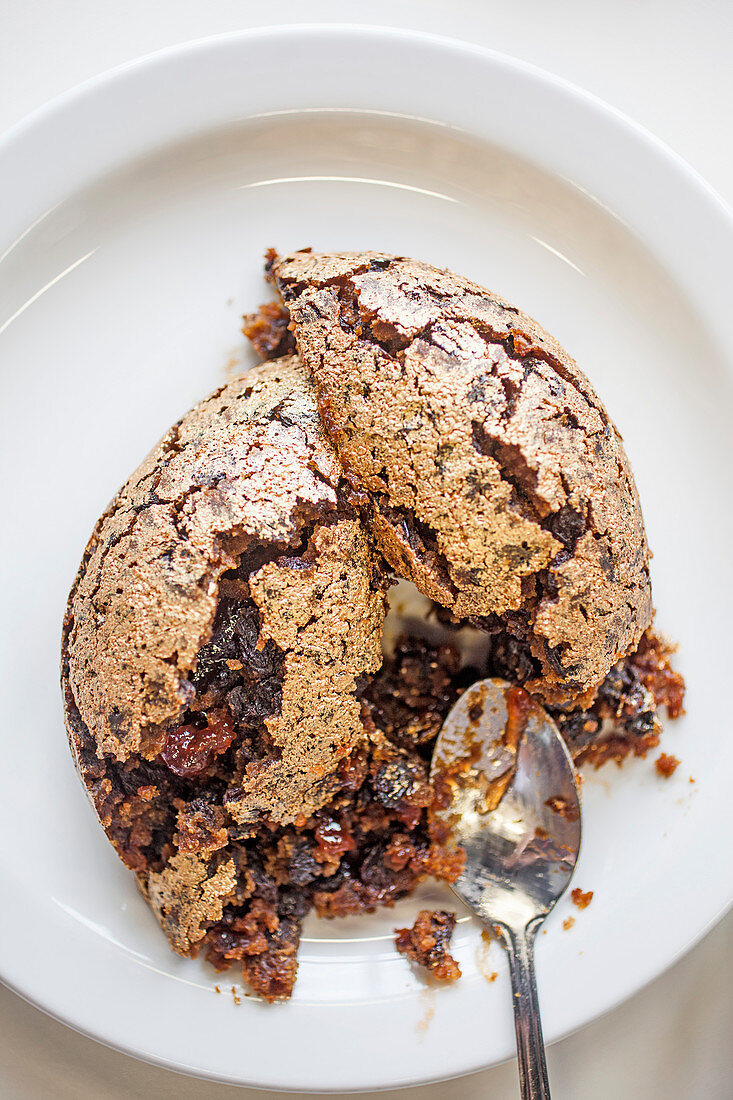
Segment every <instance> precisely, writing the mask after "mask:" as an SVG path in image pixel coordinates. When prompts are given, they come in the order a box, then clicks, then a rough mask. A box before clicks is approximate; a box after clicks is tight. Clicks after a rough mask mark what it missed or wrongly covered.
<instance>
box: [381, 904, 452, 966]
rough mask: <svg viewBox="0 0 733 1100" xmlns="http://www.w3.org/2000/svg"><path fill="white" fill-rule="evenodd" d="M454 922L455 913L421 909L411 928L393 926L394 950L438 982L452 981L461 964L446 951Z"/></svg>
mask: <svg viewBox="0 0 733 1100" xmlns="http://www.w3.org/2000/svg"><path fill="white" fill-rule="evenodd" d="M455 926H456V916H455V913H448V912H446V911H445V910H443V909H435V910H431V909H421V910H420V912H419V913H418V915H417V920H416V921H415V923H414V924H413V926H412V928H396V929H395V932H396V935H397V939H396V941H395V942H396V944H397V950H398V951H399V952H400V954H402V955H406V956H407V958H408V959H410V961H411V962H414V963H417V964H418V965H419V966H424V967H426V969H427V970H429V971H430V973H431V974H432V975H433V977H434V978H437V979H438V981H441V982H454V981H456V980H457V979H458V978H460V976H461V968H460V967H459V965H458V963H457V962H456V960H455V959H454V958H453V957H452V956H451V955H449V954H448V945H449V943H450V939H451V936H452V935H453V929H454V928H455Z"/></svg>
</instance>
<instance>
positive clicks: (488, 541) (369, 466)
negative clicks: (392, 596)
mask: <svg viewBox="0 0 733 1100" xmlns="http://www.w3.org/2000/svg"><path fill="white" fill-rule="evenodd" d="M269 267H270V270H271V273H272V276H273V277H274V279H275V281H276V283H277V286H278V289H279V291H280V294H281V296H282V300H283V303H284V304H285V305H286V306H287V308H288V310H289V311H290V317H291V328H292V331H293V333H294V336H295V339H296V343H297V347H298V351H299V352H300V354H301V356H302V358H303V360H304V362H305V363H306V365H307V366H308V368H309V370H310V371H311V373H312V375H313V378H314V380H315V383H316V389H317V392H318V401H319V409H320V412H321V419H322V422H323V424H324V427H325V429H326V431H327V433H328V435H329V438H330V440H331V442H332V443H333V444H334V446H335V448H336V450H337V452H338V454H339V458H340V459H341V462H342V464H343V466H344V469H345V471H346V474H347V477H348V478H349V480H350V482H351V483H352V486H353V488H354V490H355V491H356V493H359V494H361V495H362V497H363V499H364V508H365V512H366V513H367V514H368V525H369V526H370V528H371V531H372V534H373V536H374V538H375V541H376V543H377V546H378V547H379V549H380V551H381V552H382V554H383V555H384V556H385V558H386V559H387V561H388V562H389V564H390V565H391V566H392V568H393V569H394V570H395V572H396V573H398V574H399V575H400V576H403V577H407V578H409V579H410V580H412V581H413V582H414V583H415V584H416V585H417V587H418V588H419V589H420V590H421V591H422V592H423V593H424V594H425V595H427V596H429V597H430V598H431V599H433V600H435V601H437V602H438V603H440V604H442V605H443V606H444V607H446V608H448V609H449V610H450V611H451V612H452V613H453V615H454V616H455V617H456V618H457V619H467V618H470V619H472V620H474V621H476V622H478V623H479V624H481V625H483V626H484V627H485V628H487V629H489V630H491V629H494V628H496V626H497V625H498V624H499V622H500V621H502V622H503V624H504V626H505V627H507V628H508V629H509V630H510V632H511V633H512V634H514V636H516V637H518V638H519V639H521V640H522V641H524V642H526V645H527V648H528V650H529V652H530V653H531V656H532V658H533V662H534V667H533V669H532V671H531V673H530V676H529V678H528V681H527V683H526V685H525V686H526V687H527V688H528V689H529V690H530V691H532V692H534V693H535V694H537V695H539V696H541V697H542V698H543V699H544V700H545V701H546V702H552V703H557V704H561V705H569V706H577V705H578V704H579V703H587V702H590V701H591V699H592V698H593V696H594V694H595V692H596V691H597V689H598V687H599V685H600V683H601V681H602V680H603V678H604V676H605V675H606V673H607V672H608V669H609V668H610V667H611V665H613V664H614V662H615V661H617V660H618V659H619V658H620V657H622V656H624V654H626V653H628V652H630V651H631V650H633V648H634V647H635V646H636V645H637V644H638V642H639V640H640V638H641V635H642V633H643V631H644V630H645V629H646V627H647V626H649V624H650V622H651V614H652V605H651V589H650V583H649V568H648V558H649V553H648V548H647V544H646V537H645V533H644V524H643V520H642V517H641V511H640V507H639V500H638V496H637V492H636V487H635V485H634V480H633V477H632V474H631V469H630V467H629V463H628V460H627V458H626V455H625V453H624V449H623V445H622V443H621V437H620V435H619V433H618V431H617V430H616V428H615V426H614V425H613V423H612V422H611V420H610V419H609V417H608V414H607V412H606V410H605V409H604V407H603V405H602V403H601V402H600V400H599V398H598V397H597V395H596V394H595V392H594V390H593V388H592V386H591V385H590V383H589V382H588V380H587V379H586V378H585V376H584V375H583V374H582V373H581V371H580V370H579V369H578V367H577V365H576V364H575V362H574V361H573V360H572V359H571V358H570V356H569V355H568V354H567V352H565V351H564V350H563V349H562V348H561V347H560V346H559V344H558V343H557V342H556V341H555V340H554V339H553V338H552V337H551V336H549V335H548V334H547V333H546V332H544V331H543V330H542V329H541V328H540V327H539V325H538V324H537V323H536V322H535V321H533V320H532V319H531V318H529V317H527V316H525V315H524V314H522V313H520V312H519V311H518V310H517V309H516V308H515V307H514V306H512V305H510V304H509V303H508V302H505V301H504V300H503V299H501V298H499V297H497V296H496V295H495V294H492V293H491V292H489V291H487V290H484V289H483V288H482V287H480V286H478V285H476V284H475V283H471V282H469V281H468V280H466V279H462V278H459V277H458V276H456V275H453V274H451V273H450V272H446V271H439V270H437V269H436V268H433V267H429V266H428V265H426V264H422V263H418V262H416V261H414V260H408V259H404V258H402V257H394V256H388V255H384V254H381V253H360V254H338V255H317V254H313V253H311V252H310V251H303V252H298V253H294V254H292V255H290V256H286V257H284V258H283V259H278V258H277V257H274V256H271V257H270V263H269Z"/></svg>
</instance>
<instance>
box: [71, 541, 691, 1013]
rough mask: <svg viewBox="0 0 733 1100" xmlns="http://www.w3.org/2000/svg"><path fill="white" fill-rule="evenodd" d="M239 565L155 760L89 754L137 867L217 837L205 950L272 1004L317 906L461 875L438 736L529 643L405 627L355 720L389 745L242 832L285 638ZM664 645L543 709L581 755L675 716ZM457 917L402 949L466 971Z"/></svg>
mask: <svg viewBox="0 0 733 1100" xmlns="http://www.w3.org/2000/svg"><path fill="white" fill-rule="evenodd" d="M249 568H250V569H251V563H250V567H249ZM248 571H249V570H245V567H244V566H240V569H239V570H237V571H233V572H232V573H231V574H228V575H227V576H226V577H225V578H224V580H223V583H222V592H223V595H222V598H221V599H220V603H219V607H218V611H217V615H216V620H215V623H214V629H213V633H212V637H211V639H210V641H209V642H208V643H207V644H206V645H205V646H203V647H202V649H201V651H200V652H199V655H198V660H197V664H196V669H195V672H194V673H193V675H192V679H191V682H192V686H193V688H194V689H195V695H194V697H193V699H192V702H191V703H190V704H189V707H188V708H187V710H186V711H185V713H184V714H183V715H182V716H181V720H180V723H179V724H178V725H177V726H175V727H174V728H172V729H170V730H168V732H167V733H166V734H165V735H164V736H163V737H162V738H161V742H160V748H159V753H158V755H157V756H156V758H155V759H153V760H151V761H147V760H144V759H141V758H139V759H137V760H135V761H129V762H127V763H124V764H120V763H119V762H116V761H113V760H109V759H107V760H104V761H99V760H98V759H97V758H96V757H95V756H94V752H93V749H92V747H91V739H89V740H90V750H89V752H88V753H85V758H84V767H85V770H86V774H87V776H88V779H89V781H90V789H91V793H92V796H93V799H94V802H95V805H96V806H97V810H98V812H99V815H100V817H101V819H102V822H103V824H104V825H105V827H106V829H107V832H108V834H109V836H110V838H111V839H112V841H113V843H114V844H115V847H116V848H117V850H118V851H119V853H120V855H121V856H122V858H123V860H124V861H125V863H126V864H127V865H128V866H129V867H131V868H132V869H133V870H135V871H142V872H145V871H159V870H161V869H162V868H163V867H164V866H165V865H166V863H167V862H168V860H169V859H170V858H171V856H172V855H174V854H175V852H176V850H178V851H180V852H184V853H192V852H198V853H205V854H209V853H211V854H213V853H217V852H220V850H221V852H222V854H223V850H224V849H226V857H227V858H232V859H233V860H234V864H235V867H236V869H237V885H236V889H235V896H234V898H233V899H232V900H231V902H230V903H229V904H228V905H227V906H226V907H225V910H224V915H223V917H222V919H221V920H219V921H217V922H216V923H215V924H213V925H211V926H210V927H209V928H208V930H207V932H206V935H205V937H204V939H203V940H202V941H201V942H200V943H199V945H198V948H200V949H203V951H204V952H205V955H206V958H207V959H208V960H209V961H210V962H212V963H213V964H214V966H216V967H217V968H219V969H223V968H226V967H228V966H230V965H232V964H233V963H237V964H238V965H239V966H240V967H241V970H242V974H243V976H244V978H245V980H246V981H247V982H248V983H249V985H250V986H251V987H252V989H253V990H254V991H256V992H257V993H259V994H260V995H261V996H262V997H264V998H265V999H266V1000H268V1001H269V1000H275V999H279V998H283V997H288V996H289V995H290V994H291V993H292V989H293V983H294V981H295V976H296V971H297V950H298V943H299V940H300V931H301V925H302V921H303V918H304V917H305V915H306V913H308V912H309V910H311V909H314V910H315V912H316V913H317V914H318V915H319V916H322V917H339V916H346V915H354V914H358V913H363V912H370V911H372V910H374V909H375V908H376V907H377V906H391V905H393V904H394V902H395V901H397V900H398V899H400V898H402V897H404V896H405V895H407V894H409V893H410V892H411V891H412V890H413V889H414V888H415V886H416V885H417V884H418V883H419V882H420V881H421V880H422V879H424V878H425V877H426V876H428V875H431V876H434V877H437V878H442V879H445V880H447V881H452V880H455V878H456V877H457V876H458V875H459V874H460V871H461V867H462V861H463V854H462V853H461V852H460V851H456V849H455V848H453V847H452V846H451V844H450V841H449V838H448V836H447V835H446V831H445V827H444V826H441V825H439V824H438V823H437V822H436V821H435V820H434V818H433V815H432V813H431V810H432V808H433V807H434V806H435V805H436V803H437V799H438V797H439V795H438V794H436V792H435V791H434V790H433V789H432V788H431V786H430V785H429V783H428V771H429V765H430V759H431V755H432V750H433V745H434V742H435V738H436V737H437V735H438V732H439V730H440V728H441V725H442V723H443V721H444V719H445V717H446V715H447V713H448V711H449V710H450V708H451V707H452V706H453V704H454V703H455V701H456V700H457V698H458V697H459V695H460V694H461V692H462V691H464V690H465V688H466V687H468V686H469V685H470V684H471V683H473V682H474V681H475V680H477V679H481V678H483V677H485V676H487V675H499V676H502V677H506V678H509V679H512V680H514V681H515V682H522V681H523V680H526V679H527V678H528V677H529V676H532V675H535V671H536V670H535V665H534V662H533V660H532V658H531V657H530V656H529V654H528V652H527V651H526V649H525V648H524V647H523V645H522V643H521V641H518V640H517V639H516V638H513V637H511V636H510V635H509V634H507V633H504V632H501V631H500V632H498V633H495V634H493V635H492V637H491V641H490V645H489V649H488V656H487V658H486V660H485V661H484V662H483V664H482V666H480V667H479V666H462V665H461V660H460V657H459V652H458V649H457V647H456V646H454V645H453V644H451V643H450V642H447V643H446V642H444V643H443V644H432V643H429V642H426V641H424V640H421V639H418V638H415V637H402V638H401V639H400V640H399V641H398V642H397V645H396V648H395V651H394V654H393V655H392V656H391V657H389V658H386V659H385V662H384V665H383V667H382V668H381V670H380V671H379V672H378V673H377V674H376V675H374V676H373V677H371V679H370V680H369V681H368V682H366V683H365V684H363V685H362V688H361V691H360V697H361V704H362V714H363V721H364V726H365V730H366V731H367V732H369V731H370V730H371V731H374V730H378V731H380V732H381V733H382V734H383V735H384V736H385V737H386V739H387V741H386V743H385V742H381V745H380V747H377V745H375V744H374V743H373V742H368V743H367V744H366V746H365V747H364V748H361V749H359V750H357V751H356V752H354V753H353V754H352V755H351V756H349V757H348V758H347V759H345V760H344V761H342V763H341V765H340V767H339V770H338V776H337V778H338V787H337V793H336V794H335V795H334V797H333V798H332V799H331V801H330V802H329V803H328V805H327V806H325V807H324V808H323V809H322V810H320V811H319V812H318V813H317V814H315V815H314V816H312V817H310V818H308V819H307V820H305V821H304V822H302V823H299V824H298V826H297V827H296V826H295V825H287V826H281V825H275V824H272V823H267V822H263V823H261V824H260V825H258V826H257V827H256V829H253V828H252V827H250V828H248V829H242V828H240V827H239V826H238V825H237V824H236V823H235V822H234V821H233V819H232V818H231V817H230V815H229V814H228V813H227V809H226V803H227V794H228V792H231V791H232V790H236V789H237V788H238V787H239V786H240V784H241V782H242V780H243V778H244V777H245V776H246V775H252V774H253V773H254V772H256V770H257V769H258V768H259V767H261V766H262V763H263V761H265V760H268V759H271V758H272V757H273V756H274V755H276V754H277V749H276V747H275V746H273V744H272V742H271V739H270V737H269V735H268V733H267V729H266V727H265V725H264V720H265V719H266V718H267V717H268V716H270V715H273V714H277V713H278V711H279V709H280V707H281V704H282V676H283V657H282V654H281V652H280V651H279V650H278V648H277V647H276V646H274V645H273V644H272V643H271V642H267V643H266V644H265V645H264V647H263V648H262V649H258V648H257V641H258V637H259V630H260V620H259V613H258V611H257V608H256V607H255V605H254V604H253V603H252V601H251V600H250V599H249V597H248V589H247V584H246V575H247V572H248ZM446 629H447V630H448V632H449V634H450V631H451V630H452V629H456V628H455V627H450V626H446ZM669 657H670V650H669V649H668V648H667V647H666V646H665V645H664V644H663V643H662V642H661V641H660V640H659V639H658V638H657V637H656V636H655V635H654V634H652V633H651V632H647V634H645V635H644V637H643V638H642V642H641V644H640V646H639V648H638V651H637V652H636V653H634V654H632V655H631V656H630V657H627V658H626V659H624V660H623V661H621V662H619V663H618V664H617V665H616V666H615V667H614V668H613V669H612V670H611V672H610V673H609V674H608V676H607V677H606V680H605V681H604V683H603V685H602V687H601V690H600V692H599V694H598V698H597V699H596V701H595V703H594V704H593V706H592V707H590V708H589V709H588V710H586V711H582V712H573V713H565V712H562V711H553V712H552V713H553V715H554V717H555V719H556V721H557V722H558V724H559V726H560V728H561V730H562V732H563V735H564V736H565V738H566V740H567V742H568V745H569V747H570V749H571V752H572V753H573V756H574V757H575V759H576V760H577V761H578V762H583V761H586V760H587V761H591V762H593V763H594V764H595V765H596V766H598V765H600V764H601V763H603V762H604V761H605V760H608V759H614V760H616V761H621V760H622V759H623V758H624V757H625V756H626V755H628V754H629V753H633V754H635V755H637V756H643V755H645V754H646V752H647V751H648V750H649V749H650V748H653V747H654V746H655V745H656V744H657V743H658V741H659V733H660V726H659V721H658V718H657V709H658V708H659V707H660V706H662V705H666V706H667V709H668V713H669V714H670V716H672V717H675V716H676V715H677V714H679V713H680V712H681V709H682V701H683V694H684V684H683V681H682V679H681V677H680V676H678V675H677V674H676V673H675V672H674V671H673V670H672V669H671V667H670V664H669ZM522 694H523V693H522ZM87 737H88V735H87ZM454 921H455V918H454V917H453V916H452V914H447V913H441V912H437V913H431V912H428V911H424V912H423V913H421V914H420V916H419V918H418V921H417V922H416V924H415V926H414V928H412V929H403V930H402V931H401V932H400V933H399V939H398V947H399V950H400V951H402V952H403V953H405V954H406V955H407V956H408V957H409V958H411V959H413V960H414V961H416V962H418V963H420V964H421V965H424V966H427V967H428V968H429V969H430V970H431V971H432V972H433V973H434V974H435V976H436V977H439V978H444V979H447V980H451V979H452V978H455V977H458V975H459V973H460V971H459V970H458V967H457V964H456V963H455V961H454V960H453V959H451V957H450V955H449V954H448V952H447V946H448V943H449V940H450V935H451V933H452V930H453V923H454Z"/></svg>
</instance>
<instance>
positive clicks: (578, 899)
mask: <svg viewBox="0 0 733 1100" xmlns="http://www.w3.org/2000/svg"><path fill="white" fill-rule="evenodd" d="M570 897H571V898H572V900H573V905H577V907H578V909H587V908H588V906H589V905H590V903H591V902H592V901H593V891H592V890H587V891H586V892H585V893H583V891H582V890H581V889H580V888H579V887H577V886H576V887H575V889H574V890H571V891H570Z"/></svg>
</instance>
